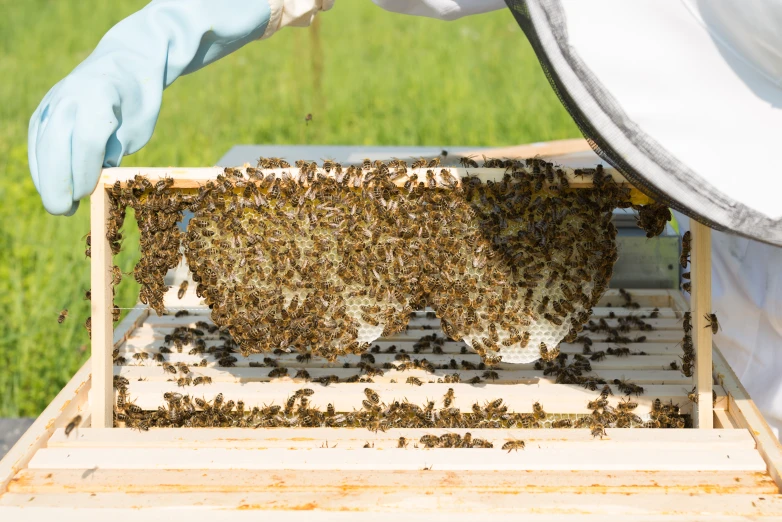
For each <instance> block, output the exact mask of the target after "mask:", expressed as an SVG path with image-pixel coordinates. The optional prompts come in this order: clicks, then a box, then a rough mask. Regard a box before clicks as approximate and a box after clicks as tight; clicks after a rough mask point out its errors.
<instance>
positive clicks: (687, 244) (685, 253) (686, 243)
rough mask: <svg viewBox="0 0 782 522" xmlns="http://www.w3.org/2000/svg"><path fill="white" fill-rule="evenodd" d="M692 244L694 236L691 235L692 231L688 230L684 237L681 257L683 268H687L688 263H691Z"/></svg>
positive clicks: (680, 261)
mask: <svg viewBox="0 0 782 522" xmlns="http://www.w3.org/2000/svg"><path fill="white" fill-rule="evenodd" d="M691 244H692V234H690V231H689V230H688V231H687V232H685V233H684V235H683V236H682V253H681V256H679V263H680V264H681V265H682V268H687V263H688V262H689V261H690V248H691V246H692V245H691Z"/></svg>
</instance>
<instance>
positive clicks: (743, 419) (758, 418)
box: [713, 346, 782, 488]
mask: <svg viewBox="0 0 782 522" xmlns="http://www.w3.org/2000/svg"><path fill="white" fill-rule="evenodd" d="M713 353H714V369H715V372H716V373H717V374H718V375H722V387H723V388H724V389H725V391H726V392H727V393H728V412H729V414H730V416H731V418H732V419H733V420H734V421H735V422H736V423H737V424H738V425H739V427H741V428H746V429H748V430H749V433H750V434H751V435H752V437H754V439H755V442H757V446H758V452H759V453H760V455H761V456H762V457H763V459H764V460H765V461H766V464H767V465H768V472H769V474H770V475H771V477H772V478H773V479H774V482H776V484H777V486H779V487H780V488H782V445H780V443H779V439H777V437H776V436H775V435H774V432H773V431H771V428H770V427H769V426H768V424H767V423H766V421H765V419H763V415H762V414H761V413H760V410H758V407H757V406H756V405H755V402H754V401H753V400H752V398H751V397H750V396H749V393H748V392H747V390H746V389H745V388H744V386H743V385H742V384H741V381H739V378H738V377H737V376H736V374H735V373H734V372H733V368H731V367H730V365H729V364H728V362H727V361H726V360H725V356H724V355H722V352H720V350H719V348H718V347H717V346H714V351H713Z"/></svg>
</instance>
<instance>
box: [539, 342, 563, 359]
mask: <svg viewBox="0 0 782 522" xmlns="http://www.w3.org/2000/svg"><path fill="white" fill-rule="evenodd" d="M538 349H539V351H540V358H541V359H543V360H544V361H554V360H556V358H557V357H558V356H559V346H557V347H556V348H554V349H552V350H549V349H548V347H547V346H546V343H543V342H542V343H540V346H539V347H538Z"/></svg>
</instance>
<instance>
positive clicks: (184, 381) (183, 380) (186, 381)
mask: <svg viewBox="0 0 782 522" xmlns="http://www.w3.org/2000/svg"><path fill="white" fill-rule="evenodd" d="M192 383H193V379H192V378H191V377H190V376H187V377H180V378H179V379H177V381H176V384H177V386H190V385H191V384H192Z"/></svg>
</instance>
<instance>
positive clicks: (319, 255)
mask: <svg viewBox="0 0 782 522" xmlns="http://www.w3.org/2000/svg"><path fill="white" fill-rule="evenodd" d="M468 160H469V161H468ZM465 161H468V163H469V165H470V166H472V164H473V163H475V162H474V160H471V159H466V160H465ZM476 164H477V163H476ZM484 166H487V167H494V168H503V169H505V171H506V175H505V177H504V179H503V180H502V181H500V182H487V183H482V182H481V181H480V180H479V179H478V178H465V179H463V180H458V179H456V178H454V177H453V176H452V175H451V174H450V173H449V171H448V170H447V169H441V168H440V158H435V159H433V160H424V159H421V160H418V161H416V162H414V163H413V164H412V165H411V166H410V167H408V165H407V163H406V162H404V161H401V160H393V161H391V162H388V163H384V162H381V161H375V162H370V161H369V160H367V161H365V162H364V163H363V164H362V165H360V166H348V167H343V166H342V165H340V164H339V163H336V162H334V161H330V160H329V161H326V162H324V163H323V166H322V168H319V167H318V165H317V164H316V163H314V162H304V161H299V162H296V167H297V168H298V169H299V170H298V175H297V177H296V178H295V179H294V177H292V176H291V175H290V174H289V173H286V172H282V173H279V171H278V172H277V173H265V172H264V170H263V169H270V168H276V169H285V168H289V167H290V164H288V163H287V162H285V161H284V160H282V159H279V158H262V159H261V160H260V161H259V168H248V169H247V170H246V173H245V172H243V171H240V170H238V169H226V170H225V172H224V174H223V175H221V176H219V177H218V179H217V180H216V181H210V182H207V183H206V184H205V185H204V186H203V187H201V189H200V190H199V191H198V194H196V195H190V194H185V193H184V192H182V191H174V190H172V189H171V185H172V181H171V180H170V179H164V180H161V181H159V182H157V183H155V184H152V183H151V182H149V181H148V180H147V179H145V178H144V177H142V176H137V177H136V178H135V179H133V180H130V181H128V182H127V183H126V184H125V185H124V186H123V185H122V184H120V183H117V184H115V186H114V187H112V189H111V190H110V191H109V192H110V201H111V206H110V218H109V231H108V239H109V242H110V244H111V248H112V252H114V253H116V252H118V251H119V249H120V248H121V240H122V235H121V232H120V229H121V227H122V224H123V221H124V219H125V209H126V207H128V206H130V207H132V208H133V209H134V210H135V214H136V218H137V220H138V221H139V226H140V230H141V251H142V256H141V261H140V262H139V264H138V265H137V266H136V267H135V270H134V277H135V279H136V280H137V281H138V282H139V283H141V287H142V288H141V295H140V299H141V301H142V302H143V303H146V304H148V305H149V306H150V307H151V308H153V309H154V310H156V311H157V312H158V313H159V314H161V313H163V295H164V294H165V292H166V290H167V287H166V286H165V284H164V282H163V281H164V275H165V272H166V271H167V270H169V269H171V268H173V267H175V266H176V265H177V264H178V263H179V260H180V253H179V246H180V244H182V243H183V244H184V247H185V253H186V255H187V258H188V261H189V264H190V267H191V269H192V270H193V272H194V277H193V279H194V280H195V281H196V283H197V285H198V287H197V293H198V295H199V296H202V297H204V298H205V299H206V301H207V303H208V304H209V305H210V307H211V308H212V317H213V319H214V320H215V322H216V323H217V324H218V325H219V326H220V327H226V328H227V329H228V330H229V331H230V332H231V334H232V336H233V338H234V339H236V341H237V342H238V343H239V346H240V348H241V350H242V352H243V353H257V352H269V351H273V350H275V349H286V350H288V349H294V350H297V351H300V352H302V353H314V354H318V355H323V356H326V357H331V358H332V359H333V358H334V357H336V355H340V354H346V353H360V352H363V351H364V350H366V348H367V347H368V343H369V342H370V341H371V340H374V339H376V338H377V337H379V336H381V335H386V336H387V335H390V334H392V333H395V332H398V331H401V330H403V329H404V328H405V326H406V323H407V318H408V315H409V313H410V311H411V310H412V309H413V308H414V307H419V306H421V305H423V304H429V305H430V306H431V307H432V308H433V309H434V310H435V313H436V314H437V316H438V317H440V318H441V320H442V326H443V328H444V330H445V331H446V334H447V335H448V336H450V337H451V338H453V339H457V340H460V339H463V340H464V341H465V342H466V343H467V344H469V345H470V346H471V347H472V348H473V349H475V350H476V351H477V352H478V353H480V354H481V355H482V356H485V357H489V358H496V357H497V356H502V357H503V358H504V360H506V361H507V362H529V361H532V360H534V359H535V358H537V357H538V346H539V344H540V343H541V342H545V343H546V344H547V345H548V346H550V347H555V346H556V345H557V344H558V343H559V342H560V341H561V340H562V338H563V337H565V336H567V337H568V338H569V339H572V338H574V337H575V336H576V335H577V332H578V331H579V330H580V328H581V325H582V324H583V323H584V322H585V321H586V320H587V318H588V317H589V309H590V308H591V306H593V305H594V303H595V302H596V301H597V299H599V297H600V296H601V294H602V293H603V291H604V290H605V288H606V285H607V281H608V279H609V277H610V275H611V270H612V266H613V263H614V261H615V259H616V247H615V243H614V237H615V234H616V230H615V229H614V227H613V226H612V225H611V223H610V217H611V210H612V209H613V208H615V207H617V206H621V207H629V206H632V205H631V204H630V203H629V190H628V189H627V188H626V187H624V186H620V185H618V184H617V183H615V182H614V181H613V179H612V178H611V177H610V176H608V175H606V174H605V172H604V171H603V169H602V167H600V166H598V168H596V169H582V170H581V171H580V174H579V175H582V176H592V178H593V181H594V188H593V189H584V190H570V189H569V184H568V181H567V176H566V175H565V174H564V172H563V171H562V170H561V169H558V168H557V167H556V166H554V165H553V164H551V163H548V162H545V161H543V160H540V159H532V160H527V161H513V160H496V159H494V160H486V162H485V164H484ZM324 171H325V172H326V175H324ZM400 180H401V181H400ZM185 209H190V210H193V211H194V212H195V214H196V215H195V218H194V219H193V220H191V222H190V225H189V227H188V232H187V234H186V236H185V235H183V234H182V233H181V232H180V231H179V229H178V228H177V226H176V222H177V221H179V220H180V219H181V216H182V212H183V211H184V210H185ZM639 209H641V208H640V207H639ZM641 210H643V212H644V216H645V217H644V218H643V219H641V220H640V222H641V224H642V225H643V226H647V227H652V226H653V224H655V223H657V221H659V220H661V219H663V218H664V217H665V216H663V213H662V211H660V210H659V209H657V210H654V211H653V210H652V209H646V208H645V207H644V208H643V209H641ZM648 216H657V221H655V220H654V219H651V218H650V217H648ZM655 226H656V225H655ZM649 230H653V229H652V228H649ZM119 279H121V273H119V272H118V271H117V273H115V274H114V282H115V283H117V282H119ZM185 291H186V289H185V288H180V292H179V293H180V294H182V295H183V294H184V292H185Z"/></svg>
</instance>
